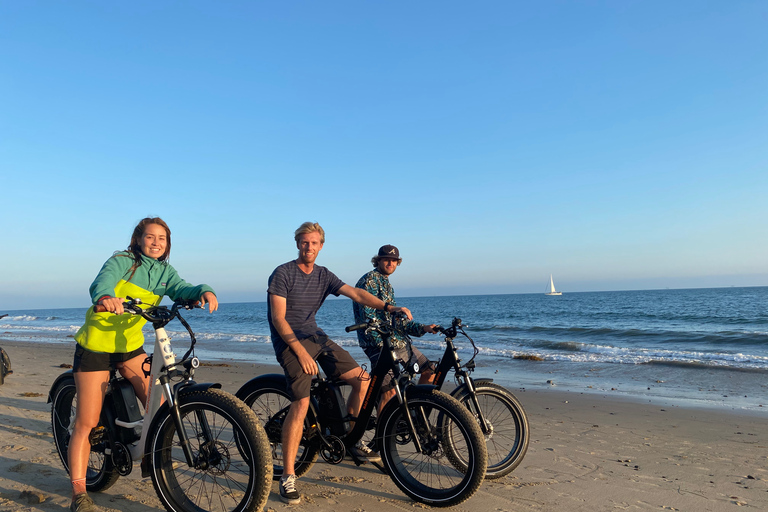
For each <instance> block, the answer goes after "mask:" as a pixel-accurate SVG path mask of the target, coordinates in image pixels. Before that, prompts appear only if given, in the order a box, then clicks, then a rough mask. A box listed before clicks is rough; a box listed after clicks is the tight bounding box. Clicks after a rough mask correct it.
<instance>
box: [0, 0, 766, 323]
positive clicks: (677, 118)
mask: <svg viewBox="0 0 768 512" xmlns="http://www.w3.org/2000/svg"><path fill="white" fill-rule="evenodd" d="M766 26H768V2H765V1H764V0H756V1H739V0H728V1H714V2H710V1H701V0H692V1H682V0H681V1H674V2H669V1H605V2H600V1H585V2H574V1H560V2H558V1H547V2H530V1H529V2H515V1H511V0H505V1H482V2H466V1H445V0H440V1H419V2H404V1H388V2H360V1H348V2H336V1H323V2H318V1H291V2H211V1H205V2H200V1H184V2H180V1H178V2H173V1H163V2H157V1H151V2H143V1H131V2H100V1H88V2H84V1H72V2H40V1H23V2H12V1H5V2H0V98H2V101H1V102H0V185H1V186H2V191H3V192H4V194H3V195H2V201H1V202H0V218H2V232H3V234H4V236H3V237H2V239H3V242H2V256H0V258H2V260H1V261H2V266H0V269H1V270H0V272H2V274H0V286H1V287H2V294H0V308H2V309H27V308H48V307H77V306H86V305H88V303H89V298H88V293H87V290H88V286H89V285H90V283H91V281H92V280H93V278H94V277H95V275H96V273H97V271H98V270H99V268H100V267H101V265H102V263H103V262H104V261H105V260H106V259H107V257H108V256H109V255H110V254H111V253H112V252H113V251H115V250H118V249H123V248H125V247H126V246H127V244H128V240H129V236H130V232H131V230H132V228H133V226H134V225H135V224H136V222H137V221H138V220H139V219H141V218H142V217H144V216H146V215H159V216H161V217H163V218H165V219H166V220H167V222H168V223H169V224H170V226H171V229H172V231H173V252H172V253H171V263H172V264H173V265H174V266H175V267H176V268H177V270H178V271H179V273H180V274H181V275H182V276H183V277H184V278H186V279H187V280H188V281H191V282H195V283H199V282H206V283H208V284H210V285H212V286H213V287H214V288H215V289H216V291H217V292H218V294H219V297H220V300H221V301H222V302H237V301H263V300H265V290H266V282H267V278H268V276H269V274H270V273H271V271H272V270H273V269H274V267H275V266H277V265H278V264H280V263H283V262H285V261H288V260H289V259H293V258H294V257H295V255H296V249H295V245H294V242H293V231H294V229H296V227H298V226H299V224H300V223H301V222H303V221H306V220H312V221H317V222H320V223H321V224H322V225H323V226H324V227H325V229H326V231H327V240H326V245H325V248H324V250H323V252H322V253H321V255H320V257H319V260H318V263H320V264H322V265H325V266H328V267H329V268H330V269H331V270H333V271H334V272H335V273H336V274H337V275H339V277H341V278H342V279H343V280H344V281H346V282H349V283H351V284H354V282H355V281H356V280H357V278H358V277H359V276H360V275H362V274H363V273H364V272H366V271H367V270H368V269H369V268H370V263H369V260H370V257H371V256H373V255H374V254H375V252H376V249H377V248H378V247H379V246H380V245H382V244H387V243H390V244H395V245H397V246H399V247H400V250H401V253H402V255H403V257H404V263H403V265H402V266H401V267H400V269H399V270H398V272H397V273H396V274H395V275H394V276H393V284H394V285H395V289H396V290H397V292H398V294H399V295H401V296H407V295H410V296H413V295H446V294H465V293H520V292H536V293H538V292H543V291H544V287H545V284H546V283H547V281H548V279H549V274H550V273H552V274H554V276H555V283H556V285H557V287H558V288H559V289H562V290H563V291H565V292H573V291H587V290H622V289H643V288H664V287H672V288H677V287H707V286H730V285H768V261H766V256H768V241H767V240H768V237H767V236H766V235H768V228H767V227H766V224H767V222H768V201H767V200H766V196H767V192H768V149H767V148H768V144H767V143H768V102H767V101H766V100H768V30H766Z"/></svg>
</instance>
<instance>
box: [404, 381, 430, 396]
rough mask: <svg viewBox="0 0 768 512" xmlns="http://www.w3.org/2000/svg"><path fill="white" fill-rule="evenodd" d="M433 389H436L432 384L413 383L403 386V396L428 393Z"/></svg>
mask: <svg viewBox="0 0 768 512" xmlns="http://www.w3.org/2000/svg"><path fill="white" fill-rule="evenodd" d="M433 389H437V386H435V385H434V384H414V385H413V386H408V387H407V388H405V398H408V397H410V396H411V395H413V394H414V393H429V392H430V391H432V390H433Z"/></svg>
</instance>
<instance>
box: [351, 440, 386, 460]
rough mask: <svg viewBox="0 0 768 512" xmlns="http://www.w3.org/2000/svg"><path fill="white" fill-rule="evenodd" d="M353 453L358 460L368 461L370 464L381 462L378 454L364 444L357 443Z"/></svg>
mask: <svg viewBox="0 0 768 512" xmlns="http://www.w3.org/2000/svg"><path fill="white" fill-rule="evenodd" d="M352 452H353V454H354V455H355V457H357V458H358V459H362V460H367V461H368V462H381V457H380V456H379V454H378V453H376V452H375V451H373V450H371V449H370V448H368V446H366V445H364V444H363V443H362V442H360V443H357V444H356V445H355V447H354V448H352Z"/></svg>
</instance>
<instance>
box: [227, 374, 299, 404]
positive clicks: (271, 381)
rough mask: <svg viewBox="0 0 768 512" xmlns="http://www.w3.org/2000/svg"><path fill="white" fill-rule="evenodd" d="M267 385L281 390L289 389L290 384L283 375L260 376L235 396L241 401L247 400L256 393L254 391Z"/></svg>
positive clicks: (249, 382) (243, 386) (244, 385)
mask: <svg viewBox="0 0 768 512" xmlns="http://www.w3.org/2000/svg"><path fill="white" fill-rule="evenodd" d="M266 385H270V386H274V387H278V388H280V389H287V388H288V384H287V382H286V380H285V375H283V374H282V373H267V374H265V375H259V376H258V377H254V378H252V379H251V380H249V381H248V382H246V383H245V384H243V385H242V387H240V389H238V390H237V393H235V396H236V397H237V398H239V399H240V400H245V398H246V397H247V396H248V395H250V394H251V393H253V392H254V390H256V389H259V388H262V387H264V386H266Z"/></svg>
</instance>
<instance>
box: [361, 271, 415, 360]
mask: <svg viewBox="0 0 768 512" xmlns="http://www.w3.org/2000/svg"><path fill="white" fill-rule="evenodd" d="M355 287H356V288H362V289H363V290H365V291H367V292H368V293H370V294H371V295H373V296H374V297H378V298H379V299H381V300H383V301H384V302H388V303H390V304H392V305H393V306H396V305H397V303H396V302H395V290H394V288H392V285H391V284H390V283H389V277H387V276H385V275H384V274H382V273H381V272H379V270H378V269H373V270H371V271H370V272H368V273H367V274H365V275H363V277H361V278H360V279H359V280H358V281H357V284H356V285H355ZM352 312H353V313H354V314H355V323H356V324H358V323H365V322H367V321H368V320H369V319H371V318H377V319H379V320H381V321H382V322H384V323H386V324H389V322H390V321H391V318H392V316H391V315H390V314H389V313H387V312H386V311H384V310H381V309H374V308H369V307H368V306H363V305H362V304H358V303H357V302H354V301H353V302H352ZM405 332H406V333H407V334H408V335H409V336H416V337H418V336H423V335H424V325H423V324H420V323H418V322H414V321H413V320H411V321H410V322H408V323H407V324H406V325H405ZM390 341H391V343H392V346H394V347H395V348H403V347H405V340H404V339H403V337H402V336H401V335H400V334H398V333H397V332H396V333H394V334H393V335H392V338H391V339H390ZM357 342H358V343H359V344H360V346H361V347H362V348H366V347H381V345H382V343H384V341H383V340H382V339H381V334H379V333H377V332H370V333H366V332H365V329H360V330H359V331H357Z"/></svg>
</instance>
